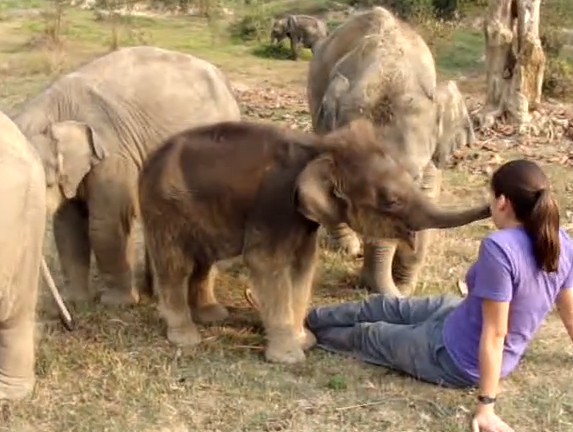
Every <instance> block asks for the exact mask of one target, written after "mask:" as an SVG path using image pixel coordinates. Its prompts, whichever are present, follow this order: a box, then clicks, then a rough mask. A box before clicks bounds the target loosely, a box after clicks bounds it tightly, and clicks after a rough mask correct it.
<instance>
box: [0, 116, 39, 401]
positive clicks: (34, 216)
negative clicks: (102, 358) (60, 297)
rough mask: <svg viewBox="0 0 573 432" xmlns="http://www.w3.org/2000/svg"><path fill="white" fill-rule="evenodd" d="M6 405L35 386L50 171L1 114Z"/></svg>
mask: <svg viewBox="0 0 573 432" xmlns="http://www.w3.org/2000/svg"><path fill="white" fill-rule="evenodd" d="M0 197H2V210H1V211H0V400H2V399H21V398H24V397H26V396H28V395H29V394H30V393H31V392H32V389H33V387H34V382H35V375H34V364H35V349H34V328H35V318H36V316H35V315H36V305H37V298H38V284H39V277H40V267H41V266H42V264H43V263H42V260H43V257H42V247H43V242H44V231H45V225H46V187H45V177H44V169H43V168H42V162H41V161H40V158H39V157H38V155H37V153H36V152H35V151H34V149H33V148H32V147H31V146H30V144H29V143H28V141H27V140H26V137H25V136H24V135H23V134H22V133H21V132H20V131H19V130H18V128H17V127H16V125H15V124H14V123H13V122H12V121H11V120H10V119H9V118H8V116H6V115H5V114H4V113H2V112H0Z"/></svg>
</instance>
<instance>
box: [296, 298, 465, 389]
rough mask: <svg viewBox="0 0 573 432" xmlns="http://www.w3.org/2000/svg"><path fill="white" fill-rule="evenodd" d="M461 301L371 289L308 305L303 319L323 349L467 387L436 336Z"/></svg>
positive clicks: (434, 381) (447, 384)
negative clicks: (338, 301)
mask: <svg viewBox="0 0 573 432" xmlns="http://www.w3.org/2000/svg"><path fill="white" fill-rule="evenodd" d="M461 301H462V299H461V298H459V297H455V296H451V295H435V296H424V297H409V298H397V297H387V296H384V295H381V294H375V295H371V296H370V297H368V298H366V299H364V300H359V301H352V302H345V303H342V304H337V305H325V306H318V307H314V308H312V309H311V310H310V311H309V313H308V315H307V317H306V323H305V324H306V326H307V328H308V329H309V330H310V331H311V332H312V333H313V334H314V335H315V336H316V339H317V345H318V346H319V347H321V348H323V349H326V350H328V351H332V352H336V353H343V354H348V355H352V356H353V357H356V358H359V359H361V360H363V361H365V362H368V363H373V364H377V365H380V366H385V367H387V368H390V369H394V370H398V371H401V372H405V373H407V374H409V375H411V376H413V377H415V378H417V379H419V380H422V381H427V382H431V383H434V384H438V385H442V386H444V387H453V388H464V387H472V386H474V385H475V383H474V381H473V380H472V378H471V377H469V376H468V375H466V374H465V373H464V372H463V371H462V370H460V369H459V368H458V366H457V365H456V364H455V363H454V361H453V360H452V358H451V357H450V355H449V354H448V352H447V350H446V347H445V346H444V342H443V340H442V328H443V324H444V319H445V317H446V316H447V314H448V312H450V311H451V310H452V309H454V308H455V307H456V306H457V305H458V303H459V302H461Z"/></svg>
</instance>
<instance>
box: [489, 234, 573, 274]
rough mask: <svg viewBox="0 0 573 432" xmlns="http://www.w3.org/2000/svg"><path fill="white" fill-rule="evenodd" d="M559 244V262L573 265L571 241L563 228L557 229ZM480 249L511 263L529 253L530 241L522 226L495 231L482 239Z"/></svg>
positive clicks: (572, 241)
mask: <svg viewBox="0 0 573 432" xmlns="http://www.w3.org/2000/svg"><path fill="white" fill-rule="evenodd" d="M559 243H560V245H559V246H560V252H561V253H560V255H561V261H562V262H568V263H570V264H571V265H573V240H572V239H571V236H570V235H569V233H568V232H567V231H566V230H565V229H564V228H563V227H560V228H559ZM480 249H482V250H485V251H487V252H488V253H494V254H495V255H496V256H497V257H498V258H505V259H509V260H510V261H511V260H512V257H514V258H515V257H517V256H522V255H523V254H524V253H525V254H529V253H531V239H530V238H529V235H528V234H527V232H526V231H525V229H524V228H523V227H522V226H517V227H511V228H503V229H497V230H494V231H492V232H490V233H488V234H487V235H486V236H484V237H483V239H482V241H481V244H480Z"/></svg>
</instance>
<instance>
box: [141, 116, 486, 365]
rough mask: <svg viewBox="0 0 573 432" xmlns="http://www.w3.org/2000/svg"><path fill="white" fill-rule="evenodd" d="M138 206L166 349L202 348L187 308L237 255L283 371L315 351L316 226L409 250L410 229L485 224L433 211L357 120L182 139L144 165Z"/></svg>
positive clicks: (196, 132) (208, 131) (469, 214)
mask: <svg viewBox="0 0 573 432" xmlns="http://www.w3.org/2000/svg"><path fill="white" fill-rule="evenodd" d="M139 202H140V207H141V218H142V223H143V230H144V235H145V241H146V244H147V247H148V252H149V257H150V262H151V268H152V273H153V276H154V282H153V283H154V288H155V291H156V292H157V293H158V295H159V311H160V314H161V316H162V317H163V319H164V320H165V321H166V323H167V338H168V340H169V341H171V342H172V343H174V344H177V345H181V346H193V345H195V344H197V343H199V342H200V341H201V336H200V334H199V333H198V331H197V328H196V326H195V324H194V315H193V313H192V311H190V309H189V307H188V304H189V305H193V303H194V302H196V298H197V297H198V296H201V295H202V293H203V292H212V286H213V279H214V276H215V274H214V267H213V266H214V264H216V263H217V262H218V261H221V260H226V259H233V258H235V257H239V256H242V257H243V260H244V262H245V264H246V266H247V267H248V269H249V271H250V272H249V273H250V279H251V282H252V284H253V288H254V294H255V297H256V299H257V303H258V304H259V305H260V308H259V311H260V313H261V319H262V322H263V325H264V328H265V331H266V335H267V339H268V345H267V347H266V351H265V356H266V359H267V360H268V361H274V362H282V363H295V362H299V361H303V360H304V359H305V354H304V351H303V350H304V349H305V348H309V347H310V346H312V345H313V344H314V339H313V336H312V335H311V334H310V333H308V332H306V331H305V330H304V328H303V319H304V317H305V314H306V310H307V306H308V303H309V300H310V295H311V286H312V282H313V277H314V270H315V266H316V260H317V255H318V245H317V231H318V228H319V225H325V226H334V225H336V224H340V223H346V224H348V225H349V226H350V227H352V229H354V230H356V231H357V232H359V233H361V234H362V235H366V236H368V237H372V238H395V239H400V240H402V241H404V242H405V243H406V244H410V245H412V243H411V239H412V237H413V232H414V231H418V230H421V229H427V228H449V227H455V226H460V225H464V224H467V223H470V222H472V221H475V220H479V219H482V218H486V217H488V216H489V214H490V213H489V206H488V205H480V206H479V207H475V208H472V209H469V210H463V211H444V210H441V209H439V208H437V207H435V206H434V205H433V204H432V203H431V202H430V201H428V200H427V198H426V197H425V196H424V195H423V194H422V193H421V192H420V190H419V189H418V187H417V186H416V185H415V183H414V181H413V179H412V178H411V176H410V175H409V174H408V173H407V171H406V170H405V169H404V167H403V166H402V165H400V163H399V161H398V160H397V159H394V158H393V157H392V156H391V153H388V152H387V151H386V150H385V149H384V148H383V147H381V146H380V145H379V142H378V139H377V137H376V135H375V130H374V127H373V126H372V124H371V123H369V122H368V121H366V120H360V119H359V120H356V121H354V122H351V123H349V124H348V125H346V126H345V127H344V128H341V129H339V130H336V131H334V132H331V133H329V134H327V135H325V136H322V137H320V136H318V135H315V134H311V133H303V132H301V131H295V130H290V129H287V128H279V127H278V126H274V125H271V124H264V123H260V124H257V123H250V122H221V123H219V124H214V125H209V126H203V127H197V128H193V129H189V130H187V131H185V132H182V133H180V134H177V135H175V136H174V137H172V138H170V139H169V140H168V141H167V142H166V144H165V145H163V146H162V147H161V148H159V149H158V150H156V151H155V152H153V153H152V154H151V155H150V156H149V157H148V159H147V161H146V162H145V165H144V167H143V169H142V171H141V176H140V179H139ZM207 287H208V288H207ZM212 301H213V304H212V307H213V308H216V309H220V308H223V306H221V305H220V304H218V303H217V301H216V300H215V299H214V298H213V299H212Z"/></svg>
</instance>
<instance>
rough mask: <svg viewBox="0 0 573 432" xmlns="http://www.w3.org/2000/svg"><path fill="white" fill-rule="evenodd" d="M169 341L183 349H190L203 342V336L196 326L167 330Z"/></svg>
mask: <svg viewBox="0 0 573 432" xmlns="http://www.w3.org/2000/svg"><path fill="white" fill-rule="evenodd" d="M167 340H168V341H169V342H171V343H172V344H174V345H177V346H179V347H182V348H189V347H194V346H195V345H198V344H199V343H200V342H201V334H200V333H199V331H198V330H197V328H196V327H195V326H194V325H192V324H191V325H186V326H182V327H170V328H167Z"/></svg>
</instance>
